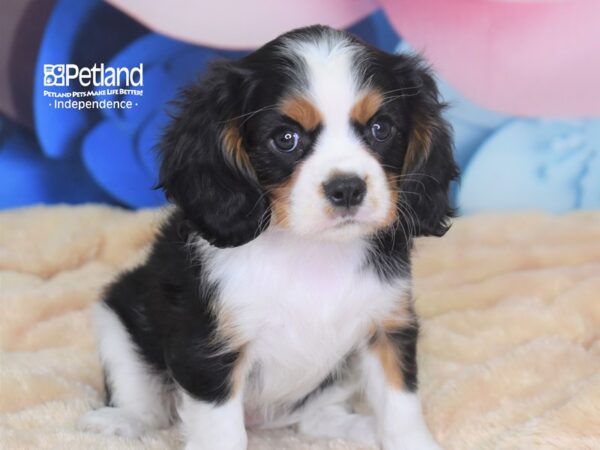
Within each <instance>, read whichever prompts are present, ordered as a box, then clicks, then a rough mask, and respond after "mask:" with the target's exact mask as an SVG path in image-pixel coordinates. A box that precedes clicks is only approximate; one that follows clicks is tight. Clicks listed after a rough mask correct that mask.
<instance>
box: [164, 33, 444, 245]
mask: <svg viewBox="0 0 600 450" xmlns="http://www.w3.org/2000/svg"><path fill="white" fill-rule="evenodd" d="M441 109H442V105H441V104H440V103H439V101H438V94H437V90H436V88H435V84H434V82H433V80H432V78H431V77H430V76H429V74H428V73H427V71H426V70H425V69H423V67H422V65H421V63H420V62H419V61H418V60H417V59H415V58H408V57H405V56H394V55H388V54H385V53H382V52H380V51H378V50H376V49H373V48H372V47H369V46H367V45H366V44H364V43H362V42H360V41H358V40H357V39H355V38H353V37H352V36H350V35H348V34H347V33H343V32H339V31H335V30H332V29H329V28H324V27H311V28H305V29H301V30H296V31H293V32H290V33H287V34H285V35H283V36H281V37H279V38H278V39H276V40H275V41H272V42H270V43H268V44H267V45H265V46H264V47H262V48H261V49H259V50H257V51H256V52H254V53H253V54H251V55H249V56H248V57H246V58H244V59H242V60H240V61H238V62H235V63H224V64H221V65H216V66H213V68H212V69H211V71H210V73H209V75H208V76H207V78H206V79H205V80H204V82H203V83H202V84H201V85H200V87H197V88H193V89H191V90H190V91H188V93H187V94H186V96H185V97H184V101H183V107H182V110H181V113H180V116H179V118H178V119H176V121H175V122H174V124H173V125H172V126H171V127H170V129H169V130H168V131H167V134H166V137H165V141H164V143H163V156H164V161H163V166H162V171H161V182H162V184H163V186H164V187H165V188H166V190H167V193H168V194H170V195H171V197H172V198H173V199H174V200H175V201H176V202H177V203H179V205H180V206H181V207H182V208H183V209H184V211H185V212H186V214H187V216H188V217H189V218H190V220H192V221H193V222H194V223H195V224H196V225H197V227H198V229H199V231H200V232H201V234H202V235H203V236H204V237H205V238H206V239H207V240H209V241H210V242H212V243H213V244H215V245H218V246H235V245H241V244H243V243H245V242H247V241H249V240H251V239H252V238H253V237H256V236H257V235H258V234H259V233H260V232H261V231H262V230H264V229H266V228H267V227H269V226H271V227H273V228H282V229H286V230H289V231H291V232H292V233H295V234H298V235H302V236H306V237H315V238H327V239H352V238H357V237H361V236H367V235H373V234H376V233H378V232H380V231H381V230H385V229H390V228H393V227H395V226H396V227H397V226H402V229H403V230H404V233H405V236H406V237H407V238H408V237H409V236H407V233H408V232H410V233H411V234H412V235H418V234H442V233H443V232H444V231H445V228H446V225H445V220H446V217H447V215H448V213H449V208H448V204H447V189H448V183H449V181H450V179H452V178H453V177H455V175H456V169H455V166H454V162H453V160H452V155H451V142H450V137H449V132H448V128H447V125H446V123H445V122H444V121H443V120H442V119H441V117H440V111H441Z"/></svg>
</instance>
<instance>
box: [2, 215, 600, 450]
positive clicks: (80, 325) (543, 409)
mask: <svg viewBox="0 0 600 450" xmlns="http://www.w3.org/2000/svg"><path fill="white" fill-rule="evenodd" d="M160 216H161V213H160V212H159V211H143V212H139V213H131V212H124V211H121V210H117V209H112V208H107V207H98V206H85V207H36V208H30V209H22V210H13V211H8V212H3V213H0V269H1V272H0V276H1V280H0V297H1V303H0V314H1V317H0V336H1V348H2V353H1V356H0V358H1V359H0V369H1V373H0V375H1V378H0V433H1V434H0V447H2V448H3V449H39V448H51V449H78V450H79V449H101V448H106V449H142V448H146V449H165V448H177V445H178V434H177V432H176V430H175V429H172V430H166V431H161V432H156V433H152V434H149V435H148V436H146V437H144V438H142V439H138V440H128V439H124V438H118V437H108V436H98V435H93V434H86V433H82V432H79V431H76V429H75V423H76V421H77V419H78V418H79V416H81V415H82V414H83V413H84V412H85V411H87V410H89V409H90V408H94V407H97V406H99V405H100V403H101V373H100V367H99V364H98V359H97V356H96V353H95V351H94V340H93V336H92V331H91V325H90V315H89V306H90V305H91V304H92V303H93V302H95V301H96V300H97V299H98V296H99V292H100V289H101V287H102V286H103V285H104V284H105V283H106V282H107V281H108V280H110V279H111V277H113V276H114V274H115V273H116V272H117V271H118V270H120V269H122V268H124V267H126V266H130V265H132V264H136V262H138V261H140V259H141V258H143V254H144V252H145V251H146V250H147V248H148V244H149V242H150V240H151V238H152V236H153V234H154V231H155V227H156V223H157V222H158V221H159V220H160ZM414 275H415V290H416V298H417V310H418V312H419V313H420V315H421V317H422V318H423V335H422V339H421V341H420V346H419V362H420V367H421V381H420V382H421V393H422V398H423V403H424V408H425V412H426V417H427V420H428V422H429V424H430V427H431V429H432V430H433V433H434V434H435V435H436V437H437V438H438V439H439V441H440V442H441V443H442V445H443V446H444V448H447V449H457V450H470V449H473V450H486V449H507V450H508V449H511V450H515V449H523V450H532V449H568V450H578V449H589V450H592V449H600V213H598V212H595V213H578V214H571V215H566V216H562V217H555V216H545V215H541V214H518V215H496V216H478V217H469V218H464V219H459V220H457V221H456V223H455V225H454V227H453V228H452V229H451V231H450V232H449V233H448V234H447V235H446V237H444V238H442V239H423V240H421V241H420V242H419V243H418V246H417V249H416V252H415V266H414ZM250 448H251V449H273V450H274V449H277V450H291V449H312V450H316V449H356V448H358V447H357V446H355V445H353V444H352V443H349V442H343V441H341V440H337V441H315V440H307V439H304V438H302V437H299V436H297V435H295V434H294V433H293V432H292V431H290V430H283V431H277V432H263V433H260V434H252V435H251V436H250Z"/></svg>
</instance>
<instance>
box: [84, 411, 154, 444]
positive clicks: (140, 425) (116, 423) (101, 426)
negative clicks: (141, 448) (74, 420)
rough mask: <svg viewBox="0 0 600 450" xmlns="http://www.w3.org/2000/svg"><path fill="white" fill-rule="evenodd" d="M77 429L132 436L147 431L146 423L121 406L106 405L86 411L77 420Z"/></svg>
mask: <svg viewBox="0 0 600 450" xmlns="http://www.w3.org/2000/svg"><path fill="white" fill-rule="evenodd" d="M79 429H80V430H83V431H91V432H94V433H101V434H109V435H110V434H114V435H117V436H123V437H129V438H133V437H138V436H140V435H142V434H144V433H145V432H146V431H148V425H147V424H145V423H144V422H143V421H142V420H140V419H138V418H136V417H134V416H132V415H131V413H127V412H126V411H125V410H123V409H122V408H110V407H106V408H100V409H97V410H95V411H90V412H88V413H86V414H85V415H84V416H83V417H82V418H81V419H80V420H79Z"/></svg>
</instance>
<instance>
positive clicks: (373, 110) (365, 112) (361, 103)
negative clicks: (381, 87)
mask: <svg viewBox="0 0 600 450" xmlns="http://www.w3.org/2000/svg"><path fill="white" fill-rule="evenodd" d="M382 103H383V96H382V95H381V93H380V92H378V91H375V90H369V91H367V92H365V93H364V94H363V95H362V96H361V97H360V99H359V100H358V101H357V102H356V103H355V104H354V106H353V107H352V111H350V118H351V119H352V120H353V121H354V122H357V123H360V124H361V125H366V124H367V122H369V120H371V118H372V117H373V116H374V115H375V114H377V111H379V108H380V107H381V105H382Z"/></svg>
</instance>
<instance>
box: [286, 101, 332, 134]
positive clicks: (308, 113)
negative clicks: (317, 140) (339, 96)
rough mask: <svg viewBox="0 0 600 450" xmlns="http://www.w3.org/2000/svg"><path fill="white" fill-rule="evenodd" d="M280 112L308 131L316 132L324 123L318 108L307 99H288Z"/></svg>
mask: <svg viewBox="0 0 600 450" xmlns="http://www.w3.org/2000/svg"><path fill="white" fill-rule="evenodd" d="M279 110H280V111H281V114H283V115H284V116H287V117H289V118H290V119H292V120H295V121H296V122H298V123H299V124H300V125H301V126H302V128H304V129H305V130H307V131H310V130H314V129H315V128H317V127H318V126H319V125H320V124H321V123H322V122H323V119H322V117H321V113H320V112H319V110H318V109H317V107H316V106H315V105H314V104H313V103H312V102H311V101H310V100H308V99H306V98H305V97H290V98H287V99H286V100H284V101H283V103H282V104H281V107H280V108H279Z"/></svg>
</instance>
